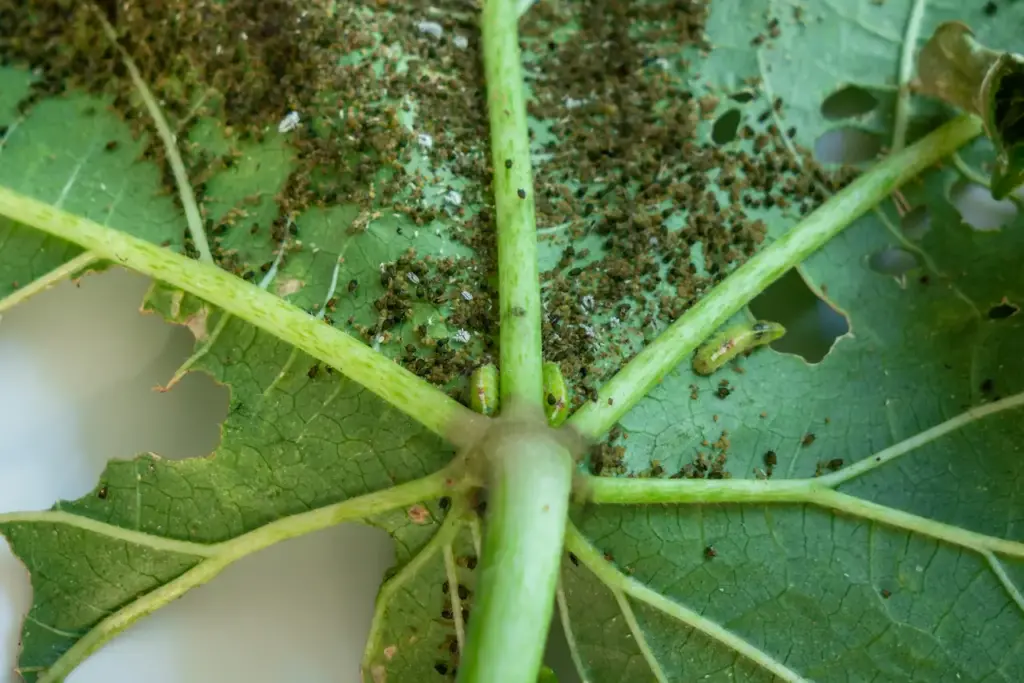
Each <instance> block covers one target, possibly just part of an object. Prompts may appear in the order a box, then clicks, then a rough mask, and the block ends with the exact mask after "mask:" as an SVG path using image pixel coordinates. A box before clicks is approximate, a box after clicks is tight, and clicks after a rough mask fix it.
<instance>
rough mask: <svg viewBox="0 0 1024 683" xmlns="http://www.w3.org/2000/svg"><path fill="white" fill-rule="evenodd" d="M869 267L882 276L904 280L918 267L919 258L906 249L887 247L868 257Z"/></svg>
mask: <svg viewBox="0 0 1024 683" xmlns="http://www.w3.org/2000/svg"><path fill="white" fill-rule="evenodd" d="M868 267H869V268H870V269H871V270H873V271H874V272H876V273H878V274H880V275H891V276H892V277H895V278H902V277H903V276H904V275H906V274H907V273H909V272H910V271H912V270H914V269H915V268H917V267H918V263H917V257H916V256H915V255H914V254H912V253H911V252H909V251H907V250H906V249H901V248H899V247H886V248H885V249H880V250H879V251H876V252H875V253H873V254H871V256H869V257H868Z"/></svg>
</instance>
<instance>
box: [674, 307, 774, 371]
mask: <svg viewBox="0 0 1024 683" xmlns="http://www.w3.org/2000/svg"><path fill="white" fill-rule="evenodd" d="M784 334H786V328H785V327H783V326H782V325H780V324H779V323H773V322H768V321H766V320H758V321H757V322H755V323H752V324H751V323H746V324H743V325H733V326H731V327H727V328H726V329H724V330H722V331H721V332H719V333H718V334H716V335H715V336H713V337H711V339H708V340H707V341H706V342H704V343H703V344H701V346H700V348H698V349H697V353H696V355H694V357H693V371H694V372H696V373H697V374H698V375H710V374H712V373H713V372H715V371H716V370H718V369H719V368H720V367H722V366H723V365H725V364H726V363H728V362H729V361H731V360H732V359H733V358H735V357H736V356H738V355H740V354H741V353H744V352H746V351H749V350H750V349H753V348H755V347H758V346H763V345H764V344H770V343H771V342H773V341H775V340H776V339H778V338H779V337H781V336H782V335H784Z"/></svg>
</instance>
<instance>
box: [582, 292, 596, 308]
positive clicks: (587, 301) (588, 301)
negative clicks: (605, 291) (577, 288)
mask: <svg viewBox="0 0 1024 683" xmlns="http://www.w3.org/2000/svg"><path fill="white" fill-rule="evenodd" d="M580 303H581V304H583V309H584V310H587V311H589V310H591V309H592V308H594V297H593V296H591V295H590V294H587V295H585V296H584V297H583V298H582V299H580Z"/></svg>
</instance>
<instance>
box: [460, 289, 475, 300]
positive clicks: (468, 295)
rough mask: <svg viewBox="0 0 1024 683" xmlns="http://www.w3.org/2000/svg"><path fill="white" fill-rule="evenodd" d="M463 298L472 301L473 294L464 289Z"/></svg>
mask: <svg viewBox="0 0 1024 683" xmlns="http://www.w3.org/2000/svg"><path fill="white" fill-rule="evenodd" d="M462 298H463V299H465V300H466V301H472V300H473V295H472V294H470V293H469V292H467V291H466V290H462Z"/></svg>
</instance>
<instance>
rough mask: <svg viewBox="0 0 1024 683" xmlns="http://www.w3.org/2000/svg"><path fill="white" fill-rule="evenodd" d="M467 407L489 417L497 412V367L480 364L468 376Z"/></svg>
mask: <svg viewBox="0 0 1024 683" xmlns="http://www.w3.org/2000/svg"><path fill="white" fill-rule="evenodd" d="M469 407H470V408H472V409H473V410H475V411H476V412H478V413H480V414H481V415H487V416H488V417H490V416H491V415H494V413H496V412H498V368H497V367H495V365H494V364H493V363H488V364H487V365H481V366H480V367H478V368H477V369H476V370H474V371H473V374H472V375H470V378H469Z"/></svg>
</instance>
